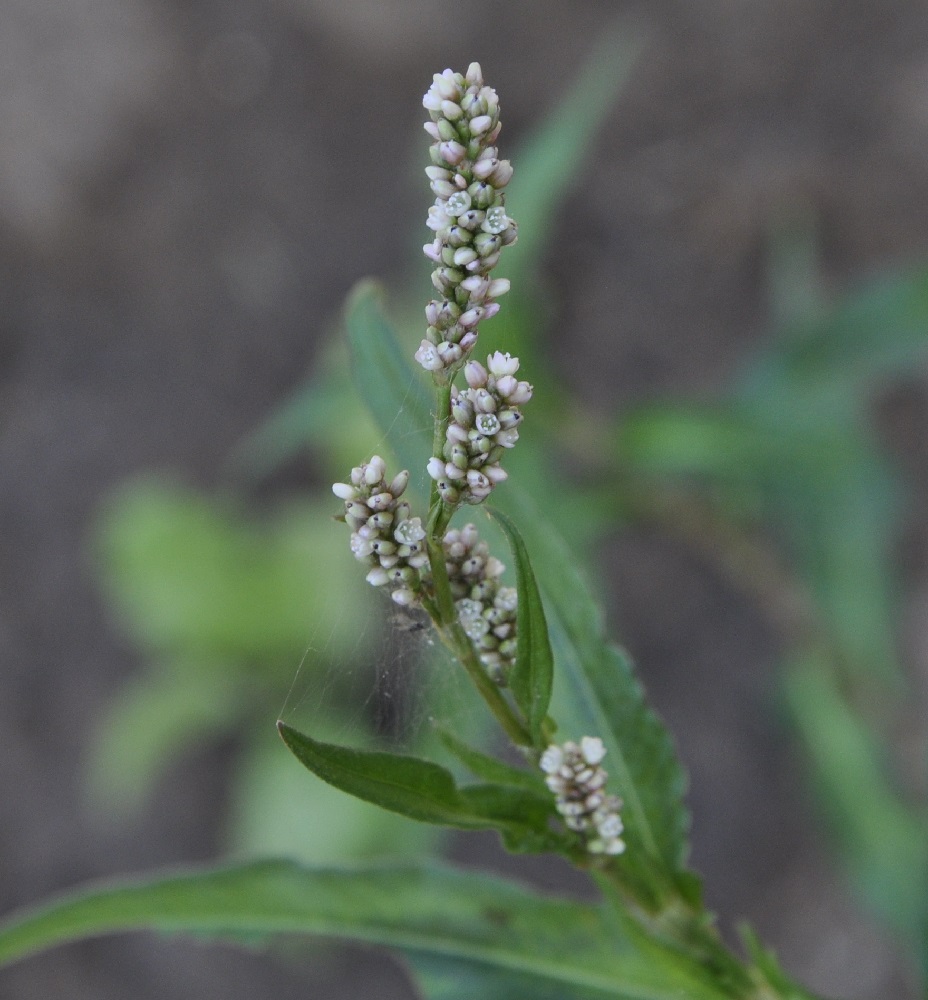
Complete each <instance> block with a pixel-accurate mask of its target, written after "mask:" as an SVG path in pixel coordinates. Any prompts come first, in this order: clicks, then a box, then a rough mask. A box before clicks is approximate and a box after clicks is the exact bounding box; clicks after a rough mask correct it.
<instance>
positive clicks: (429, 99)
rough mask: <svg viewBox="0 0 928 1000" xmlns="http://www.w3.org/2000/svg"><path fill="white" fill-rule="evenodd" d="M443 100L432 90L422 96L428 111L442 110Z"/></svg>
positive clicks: (423, 104)
mask: <svg viewBox="0 0 928 1000" xmlns="http://www.w3.org/2000/svg"><path fill="white" fill-rule="evenodd" d="M441 102H442V98H441V96H440V95H439V94H436V93H435V92H434V91H431V90H430V91H428V93H427V94H426V95H425V96H424V97H423V98H422V107H423V108H425V110H426V111H441Z"/></svg>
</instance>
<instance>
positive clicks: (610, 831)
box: [539, 736, 625, 854]
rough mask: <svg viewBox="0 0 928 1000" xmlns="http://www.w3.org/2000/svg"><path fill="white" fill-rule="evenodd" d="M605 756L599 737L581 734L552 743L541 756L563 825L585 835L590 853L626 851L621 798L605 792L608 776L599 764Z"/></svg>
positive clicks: (604, 748)
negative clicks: (623, 838)
mask: <svg viewBox="0 0 928 1000" xmlns="http://www.w3.org/2000/svg"><path fill="white" fill-rule="evenodd" d="M605 756H606V747H605V746H604V745H603V741H602V740H601V739H600V738H599V737H598V736H584V737H583V739H582V740H580V743H579V744H577V743H574V742H572V741H570V740H568V742H566V743H562V744H556V743H552V744H551V745H550V746H549V747H548V749H547V750H545V752H544V753H543V754H542V755H541V760H540V761H539V767H540V768H541V769H542V771H544V773H545V775H546V777H545V784H546V785H547V786H548V788H549V789H550V790H551V791H552V792H553V793H554V797H555V807H556V809H557V811H558V812H559V813H560V814H561V816H562V817H563V819H564V825H565V826H566V827H567V828H568V829H569V830H574V831H575V832H577V833H582V834H583V835H584V836H585V838H586V849H587V850H588V851H589V852H590V853H591V854H621V853H622V852H623V851H624V850H625V841H624V840H622V838H621V833H622V830H623V825H622V817H621V816H620V815H619V810H620V809H621V808H622V800H621V799H620V798H618V796H616V795H607V794H606V791H605V787H606V779H607V778H608V777H609V775H608V774H607V772H606V771H605V770H604V769H603V768H602V767H600V761H602V759H603V757H605Z"/></svg>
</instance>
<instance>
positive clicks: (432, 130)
mask: <svg viewBox="0 0 928 1000" xmlns="http://www.w3.org/2000/svg"><path fill="white" fill-rule="evenodd" d="M422 127H423V128H424V129H425V131H426V132H428V134H429V135H430V136H431V137H432V138H433V139H435V140H436V141H437V140H439V139H440V138H441V135H439V132H438V126H437V125H436V124H435V122H425V123H424V124H423V126H422Z"/></svg>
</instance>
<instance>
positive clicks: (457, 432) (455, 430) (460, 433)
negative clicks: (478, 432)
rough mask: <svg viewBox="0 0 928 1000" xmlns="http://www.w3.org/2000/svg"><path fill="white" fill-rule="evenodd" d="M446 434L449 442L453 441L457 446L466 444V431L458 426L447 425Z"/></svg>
mask: <svg viewBox="0 0 928 1000" xmlns="http://www.w3.org/2000/svg"><path fill="white" fill-rule="evenodd" d="M446 434H447V438H448V440H449V441H455V442H457V443H458V444H467V441H468V437H467V429H466V428H465V427H462V426H461V425H460V424H449V425H448V430H447V432H446Z"/></svg>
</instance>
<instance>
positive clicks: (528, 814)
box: [277, 722, 553, 850]
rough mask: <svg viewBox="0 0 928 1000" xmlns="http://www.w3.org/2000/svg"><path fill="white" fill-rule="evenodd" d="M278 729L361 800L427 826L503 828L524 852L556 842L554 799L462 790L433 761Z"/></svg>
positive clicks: (312, 766)
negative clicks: (550, 827)
mask: <svg viewBox="0 0 928 1000" xmlns="http://www.w3.org/2000/svg"><path fill="white" fill-rule="evenodd" d="M277 728H278V730H279V731H280V735H281V737H282V739H283V741H284V743H286V745H287V747H288V748H289V749H290V751H291V752H292V753H293V755H294V756H295V757H296V758H297V760H299V761H300V763H301V764H303V766H304V767H306V768H307V769H308V770H310V771H312V772H313V774H315V775H317V776H318V777H320V778H322V780H323V781H327V782H328V783H329V784H330V785H335V787H336V788H340V789H341V790H342V791H344V792H348V793H349V794H350V795H355V796H357V797H358V798H359V799H364V800H365V801H367V802H373V803H374V804H375V805H378V806H381V807H382V808H384V809H389V810H391V811H392V812H397V813H400V814H401V815H403V816H408V817H410V818H411V819H416V820H419V821H420V822H423V823H437V824H439V825H441V826H453V827H458V828H460V829H465V830H484V829H496V830H500V831H501V832H502V833H504V834H506V835H507V836H510V837H512V838H514V840H513V842H514V843H519V844H520V845H523V846H522V847H521V848H520V849H523V850H524V849H533V850H541V849H543V847H544V846H545V845H548V844H550V843H551V842H552V836H551V834H549V833H548V832H547V821H548V816H549V815H550V814H551V813H552V812H553V807H552V803H551V802H550V801H549V799H550V797H548V798H542V797H541V796H538V795H535V794H533V793H531V792H527V791H523V790H521V789H517V788H512V787H509V786H499V785H489V784H488V785H472V786H469V787H465V788H458V787H457V785H456V784H455V781H454V777H453V775H452V774H451V772H450V771H448V770H446V769H445V768H443V767H441V766H439V765H438V764H434V763H432V761H428V760H422V759H421V758H418V757H410V756H406V755H404V754H394V753H387V752H385V751H381V750H356V749H353V748H350V747H340V746H336V745H335V744H332V743H321V742H319V741H318V740H313V739H311V738H310V737H309V736H306V735H304V734H302V733H299V732H297V731H296V730H295V729H292V728H291V727H290V726H288V725H286V724H285V723H283V722H278V723H277ZM530 845H535V846H530Z"/></svg>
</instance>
